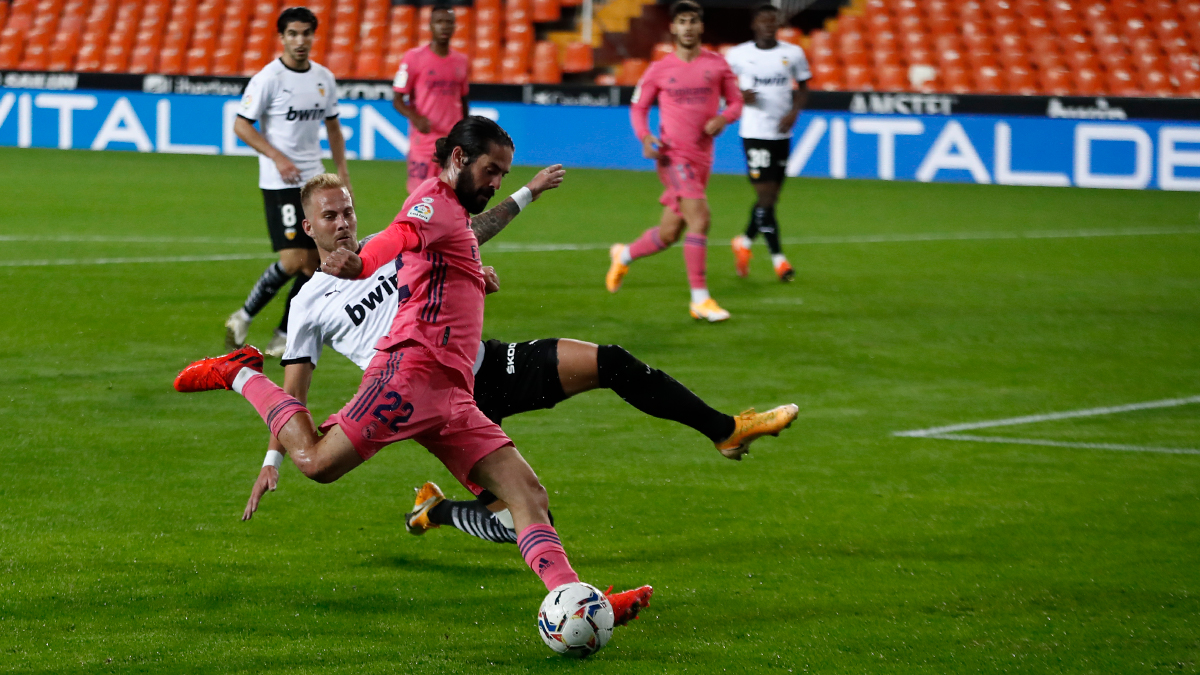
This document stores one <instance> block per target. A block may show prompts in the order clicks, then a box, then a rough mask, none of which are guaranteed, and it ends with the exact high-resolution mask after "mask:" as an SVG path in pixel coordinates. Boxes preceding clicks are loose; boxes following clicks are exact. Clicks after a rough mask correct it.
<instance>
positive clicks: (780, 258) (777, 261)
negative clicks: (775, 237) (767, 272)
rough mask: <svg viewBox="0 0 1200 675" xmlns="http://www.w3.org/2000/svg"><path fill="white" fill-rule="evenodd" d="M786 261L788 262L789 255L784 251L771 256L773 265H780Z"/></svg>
mask: <svg viewBox="0 0 1200 675" xmlns="http://www.w3.org/2000/svg"><path fill="white" fill-rule="evenodd" d="M785 262H787V256H786V255H784V254H782V253H776V254H775V255H773V256H771V266H772V267H779V266H780V265H782V264H783V263H785Z"/></svg>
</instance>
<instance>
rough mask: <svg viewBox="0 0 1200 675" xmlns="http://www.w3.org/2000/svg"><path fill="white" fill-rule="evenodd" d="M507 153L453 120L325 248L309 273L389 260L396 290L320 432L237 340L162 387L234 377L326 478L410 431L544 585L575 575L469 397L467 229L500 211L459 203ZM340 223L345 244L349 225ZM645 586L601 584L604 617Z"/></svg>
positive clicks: (471, 345) (346, 202) (529, 488)
mask: <svg viewBox="0 0 1200 675" xmlns="http://www.w3.org/2000/svg"><path fill="white" fill-rule="evenodd" d="M512 157H513V142H512V139H511V138H509V136H508V134H507V133H506V132H505V131H504V130H503V129H501V128H500V126H499V125H497V124H496V123H495V122H492V121H491V120H488V119H486V118H483V117H468V118H466V119H464V120H462V121H461V122H459V123H458V124H456V125H455V126H454V128H453V129H452V130H451V132H450V135H449V136H447V137H446V138H445V139H442V140H439V141H438V148H437V152H436V154H435V160H436V161H437V163H438V164H439V165H441V166H442V167H444V169H443V170H442V172H441V174H440V175H439V176H438V178H436V179H430V180H428V181H426V182H424V183H422V184H421V186H420V187H419V188H417V190H416V192H414V193H413V194H412V195H411V196H409V198H408V199H407V200H406V201H405V202H404V206H403V207H402V208H401V210H400V214H398V215H397V217H396V219H395V220H394V221H393V222H392V224H391V225H390V226H389V227H388V228H387V229H386V230H384V231H383V232H382V233H380V234H379V235H378V236H376V237H375V238H374V239H373V240H372V241H370V242H368V244H367V245H366V246H364V247H363V248H362V250H361V256H360V255H359V254H356V253H355V252H354V251H352V250H350V249H348V248H339V249H337V250H335V251H334V252H332V253H329V254H327V255H325V256H324V261H323V263H322V268H321V269H322V271H324V272H325V273H327V274H330V275H332V276H339V277H342V278H346V279H355V278H357V279H365V278H368V277H370V276H372V275H373V274H374V273H375V272H376V271H377V270H378V269H379V268H381V267H382V266H383V265H385V264H386V263H387V262H390V261H394V262H395V264H396V283H395V286H394V292H395V293H396V294H397V297H398V298H399V299H400V300H401V302H400V305H399V308H398V310H397V312H396V316H395V319H394V321H393V323H392V326H391V329H390V330H389V331H388V333H387V335H385V336H384V337H383V339H381V340H380V341H379V343H378V344H376V345H375V346H376V348H377V349H378V351H377V353H376V354H375V356H374V358H372V359H371V363H370V365H369V366H368V367H367V370H366V373H365V374H364V376H363V381H362V384H361V385H360V387H359V390H358V393H357V394H356V395H355V397H354V398H353V399H352V400H351V401H350V402H349V403H348V404H346V406H345V407H344V408H343V409H342V410H341V411H339V412H337V413H335V414H334V415H332V416H330V417H329V419H328V420H326V421H325V422H324V423H323V424H322V425H321V427H320V431H321V432H323V434H322V433H318V430H317V427H316V426H315V425H314V424H313V419H312V415H311V414H310V413H309V411H308V410H307V409H306V408H305V407H304V405H303V404H302V403H301V402H300V401H299V400H297V399H296V398H294V397H292V396H289V395H288V394H287V392H285V391H284V390H283V389H281V388H279V387H278V386H276V385H275V384H274V383H273V382H271V381H270V380H269V379H267V377H266V376H265V375H263V374H262V355H261V354H260V353H259V351H258V350H257V349H255V348H253V347H250V346H247V347H243V348H242V349H239V350H238V351H235V352H233V353H231V354H227V355H225V356H222V357H217V358H212V359H205V360H203V361H197V362H196V363H194V364H192V365H191V366H188V367H187V368H186V369H184V371H183V372H181V373H180V374H179V377H177V378H176V380H175V388H176V389H177V390H179V391H185V392H191V391H206V390H212V389H233V390H234V391H236V392H238V393H239V394H241V395H242V396H245V397H246V399H247V400H248V401H250V403H251V405H253V406H254V408H255V410H256V411H257V412H258V413H259V415H260V416H261V417H262V419H263V421H264V422H266V424H267V426H268V427H269V428H270V430H271V433H272V435H274V436H275V437H276V438H278V439H279V441H280V443H282V444H283V447H284V448H285V449H286V450H287V453H288V456H289V457H291V458H292V462H293V463H295V464H296V466H297V467H298V468H299V469H300V470H301V472H303V473H304V474H305V475H306V476H308V477H309V478H312V479H313V480H316V481H318V482H323V483H325V482H331V481H334V480H337V479H338V478H340V477H341V476H343V475H345V474H346V472H348V471H350V470H352V469H354V468H355V467H357V466H359V465H360V464H362V463H363V462H364V461H366V460H367V459H370V458H371V457H372V456H373V455H375V453H376V452H378V451H379V450H380V449H382V448H384V447H386V446H388V445H390V444H392V443H395V442H398V441H402V440H405V439H409V438H411V439H414V440H416V441H417V442H418V443H420V444H421V445H423V446H425V448H426V449H428V450H429V451H430V452H431V453H433V454H434V455H435V456H436V457H437V458H438V459H439V460H441V462H442V463H443V464H444V465H445V466H446V468H447V469H449V470H450V473H451V474H453V475H454V477H455V478H457V479H458V480H459V482H461V483H462V484H463V485H464V486H465V487H466V488H467V489H469V490H471V492H472V493H474V494H477V495H478V494H479V493H480V492H482V491H483V490H485V489H486V490H489V491H490V492H491V493H492V494H494V495H496V496H497V497H498V498H499V499H501V500H503V501H504V502H505V504H507V505H508V509H509V511H510V513H511V514H512V519H513V524H514V526H515V529H516V530H517V532H518V535H517V546H518V548H519V549H520V551H521V555H522V557H524V559H525V562H526V564H528V565H529V566H530V568H531V569H533V571H534V572H535V573H536V574H537V575H538V577H540V578H541V580H542V582H543V583H544V584H545V585H546V588H547V589H548V590H553V589H555V588H557V587H559V586H562V585H563V584H566V583H574V582H578V581H579V575H577V574H576V573H575V571H574V570H573V569H572V568H571V564H570V562H569V561H568V559H567V554H566V551H565V550H564V549H563V546H562V543H561V541H560V540H559V538H558V533H557V532H556V531H555V529H554V527H553V526H552V525H551V524H550V514H549V502H548V498H547V495H546V490H545V488H543V487H542V485H541V483H540V482H539V481H538V478H537V475H536V474H534V472H533V469H531V468H530V467H529V464H527V463H526V462H525V460H524V458H523V457H521V454H520V453H519V452H517V449H516V447H515V446H514V445H513V443H512V441H511V440H510V439H509V438H508V436H506V435H505V434H504V432H503V431H502V430H501V429H500V426H499V425H498V424H496V423H495V422H493V421H491V420H489V419H488V418H487V417H486V416H485V415H484V414H483V413H482V412H480V410H479V408H478V407H477V406H476V405H475V401H474V400H473V398H472V396H471V389H472V387H473V385H474V379H475V376H474V373H473V372H472V365H473V364H474V361H475V355H476V353H477V352H478V349H479V340H480V334H481V332H482V326H483V297H484V289H485V280H484V274H483V267H482V265H481V264H480V262H479V239H477V238H476V237H477V235H478V237H479V238H483V239H486V238H490V237H491V236H492V235H494V234H495V233H497V232H499V231H500V230H501V229H503V227H504V224H505V223H502V222H498V221H496V220H494V219H493V220H491V221H490V222H483V223H474V222H472V220H471V218H470V215H469V214H476V213H479V212H480V211H482V210H483V209H484V207H485V206H486V205H487V203H488V200H490V199H491V198H492V196H493V195H494V194H495V192H496V190H497V189H499V188H500V184H501V181H502V179H503V178H504V176H505V175H506V174H507V173H508V171H509V168H510V166H511V165H512ZM531 199H532V195H531V194H530V192H529V191H528V190H520V191H518V192H517V193H515V194H514V195H513V196H512V197H510V198H509V200H511V202H512V204H511V205H510V206H508V207H507V208H509V209H510V210H512V209H516V210H519V209H520V208H522V207H523V206H525V205H527V204H528V203H529V201H530V200H531ZM509 200H506V201H505V203H506V204H507V203H508V201H509ZM327 210H328V211H330V212H331V215H330V216H328V217H330V218H332V219H333V220H335V221H347V220H349V219H350V218H352V217H353V214H354V208H353V206H352V204H351V200H350V195H349V193H348V192H343V193H342V195H341V196H340V198H339V199H338V200H335V202H334V203H331V204H329V205H328V209H327ZM323 214H324V210H323ZM322 217H325V216H324V215H323V216H322ZM479 220H483V221H487V219H483V218H481V219H479ZM344 229H345V232H346V234H345V235H344V243H345V244H346V245H350V243H351V242H350V239H351V237H350V235H349V228H348V227H346V228H344ZM652 592H653V589H651V588H650V587H649V586H643V587H641V588H638V589H634V590H632V591H626V592H624V593H618V594H615V595H612V596H609V600H610V601H611V602H612V605H613V611H614V613H615V615H616V618H617V622H618V623H619V624H620V623H625V622H627V621H629V620H630V619H632V618H634V617H635V616H636V615H637V611H638V608H639V607H642V606H646V605H648V604H649V597H650V594H651V593H652Z"/></svg>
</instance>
